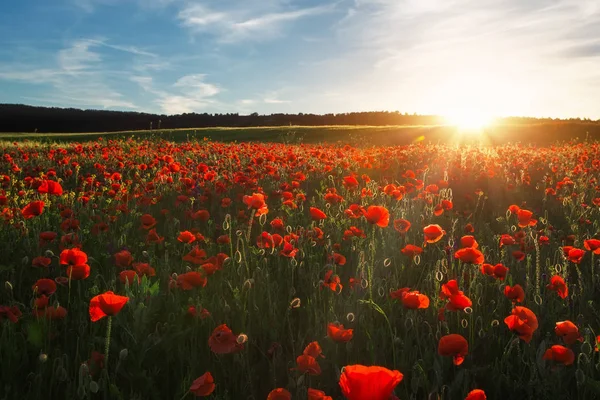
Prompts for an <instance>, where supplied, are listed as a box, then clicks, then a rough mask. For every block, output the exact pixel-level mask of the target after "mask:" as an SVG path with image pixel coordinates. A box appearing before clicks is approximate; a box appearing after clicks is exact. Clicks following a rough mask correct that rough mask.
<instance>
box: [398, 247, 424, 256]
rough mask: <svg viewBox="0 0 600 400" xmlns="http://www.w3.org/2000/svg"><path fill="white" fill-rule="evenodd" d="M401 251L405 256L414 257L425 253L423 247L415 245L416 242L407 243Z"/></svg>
mask: <svg viewBox="0 0 600 400" xmlns="http://www.w3.org/2000/svg"><path fill="white" fill-rule="evenodd" d="M400 252H401V253H402V254H404V255H405V256H408V257H410V258H414V257H415V256H417V255H419V254H421V253H423V249H422V248H420V247H419V246H415V245H414V244H407V245H406V246H404V248H403V249H402V250H400Z"/></svg>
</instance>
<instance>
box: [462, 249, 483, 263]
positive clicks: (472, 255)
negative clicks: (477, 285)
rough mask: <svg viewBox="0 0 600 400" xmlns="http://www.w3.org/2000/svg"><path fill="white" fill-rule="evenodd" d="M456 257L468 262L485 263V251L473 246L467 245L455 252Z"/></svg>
mask: <svg viewBox="0 0 600 400" xmlns="http://www.w3.org/2000/svg"><path fill="white" fill-rule="evenodd" d="M454 258H458V259H459V260H460V261H462V262H464V263H467V264H483V262H484V260H485V258H484V256H483V253H482V252H480V251H479V250H477V249H475V248H473V247H466V248H464V249H460V250H458V251H457V252H456V253H454Z"/></svg>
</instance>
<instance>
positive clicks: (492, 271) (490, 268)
mask: <svg viewBox="0 0 600 400" xmlns="http://www.w3.org/2000/svg"><path fill="white" fill-rule="evenodd" d="M481 273H482V274H484V275H489V276H493V277H494V278H496V279H499V280H501V281H503V280H504V278H506V274H508V268H506V267H505V266H504V265H502V264H496V265H491V264H483V265H481Z"/></svg>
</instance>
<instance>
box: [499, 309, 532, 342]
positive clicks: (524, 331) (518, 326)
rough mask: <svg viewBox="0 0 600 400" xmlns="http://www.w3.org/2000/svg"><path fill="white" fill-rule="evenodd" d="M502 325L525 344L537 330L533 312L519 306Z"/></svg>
mask: <svg viewBox="0 0 600 400" xmlns="http://www.w3.org/2000/svg"><path fill="white" fill-rule="evenodd" d="M504 323H505V324H506V326H508V329H510V330H511V331H515V332H516V333H517V334H518V335H519V338H521V339H522V340H524V341H525V342H526V343H529V342H530V341H531V338H532V336H533V332H535V330H536V329H537V328H538V320H537V317H536V316H535V314H534V313H533V311H531V310H530V309H529V308H526V307H520V306H516V307H515V308H513V310H512V314H511V315H509V316H508V317H506V318H504Z"/></svg>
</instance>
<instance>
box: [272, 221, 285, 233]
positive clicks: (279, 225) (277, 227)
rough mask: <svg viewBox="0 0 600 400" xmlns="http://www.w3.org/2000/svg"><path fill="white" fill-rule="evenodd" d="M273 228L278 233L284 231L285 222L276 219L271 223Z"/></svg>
mask: <svg viewBox="0 0 600 400" xmlns="http://www.w3.org/2000/svg"><path fill="white" fill-rule="evenodd" d="M271 228H273V229H275V230H278V231H280V230H283V220H282V219H281V218H275V219H274V220H273V221H271Z"/></svg>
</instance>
